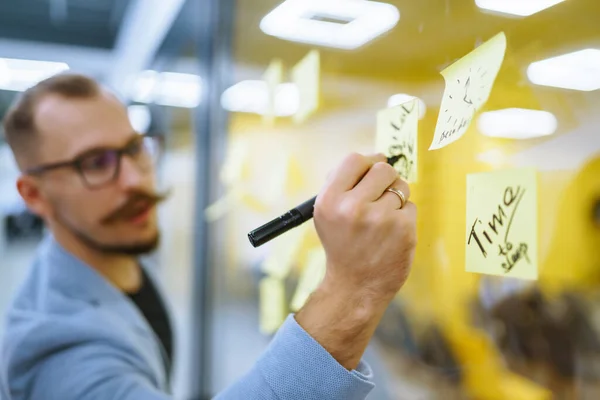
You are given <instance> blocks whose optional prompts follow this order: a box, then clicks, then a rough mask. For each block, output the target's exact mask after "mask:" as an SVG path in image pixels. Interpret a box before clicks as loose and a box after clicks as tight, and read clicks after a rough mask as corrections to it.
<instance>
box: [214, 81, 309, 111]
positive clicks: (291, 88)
mask: <svg viewBox="0 0 600 400" xmlns="http://www.w3.org/2000/svg"><path fill="white" fill-rule="evenodd" d="M268 104H269V91H268V87H267V83H266V82H265V81H260V80H246V81H241V82H238V83H236V84H235V85H233V86H232V87H230V88H229V89H227V90H225V91H224V92H223V94H222V95H221V105H222V106H223V108H224V109H226V110H228V111H231V112H244V113H253V114H259V115H265V114H266V112H267V109H268ZM299 105H300V96H299V92H298V87H297V86H296V85H295V84H293V83H281V84H279V85H278V87H277V90H276V91H275V115H276V116H279V117H287V116H291V115H294V114H296V112H298V107H299Z"/></svg>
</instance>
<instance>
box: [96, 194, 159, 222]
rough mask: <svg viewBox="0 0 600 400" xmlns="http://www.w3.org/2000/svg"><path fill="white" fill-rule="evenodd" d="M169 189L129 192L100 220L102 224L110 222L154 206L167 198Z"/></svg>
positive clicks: (130, 216)
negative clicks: (125, 197)
mask: <svg viewBox="0 0 600 400" xmlns="http://www.w3.org/2000/svg"><path fill="white" fill-rule="evenodd" d="M170 194H171V192H170V190H167V191H165V192H162V193H160V192H156V193H150V192H145V191H136V192H133V193H131V194H130V196H129V198H128V199H127V200H126V201H125V202H124V203H123V205H122V206H120V207H119V208H117V209H116V210H115V211H113V212H111V213H110V214H109V215H107V216H106V217H104V218H102V220H101V221H100V222H101V223H102V224H105V225H106V224H111V223H113V222H116V221H120V220H126V219H129V218H132V217H134V216H136V215H137V214H139V213H140V212H141V211H142V210H143V209H145V208H148V207H152V206H155V205H157V204H160V203H162V202H163V201H165V200H166V199H168V198H169V195H170Z"/></svg>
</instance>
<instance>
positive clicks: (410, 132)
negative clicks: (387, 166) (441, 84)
mask: <svg viewBox="0 0 600 400" xmlns="http://www.w3.org/2000/svg"><path fill="white" fill-rule="evenodd" d="M418 127H419V102H418V100H417V99H413V100H411V101H409V102H407V103H404V104H401V105H399V106H395V107H391V108H387V109H385V110H381V111H379V113H378V114H377V139H376V144H375V148H376V151H378V152H381V153H383V154H385V155H386V156H387V157H388V158H393V159H394V160H396V162H395V163H394V168H395V169H396V171H398V173H399V174H400V176H401V177H402V179H404V180H406V181H408V182H416V180H417V134H418Z"/></svg>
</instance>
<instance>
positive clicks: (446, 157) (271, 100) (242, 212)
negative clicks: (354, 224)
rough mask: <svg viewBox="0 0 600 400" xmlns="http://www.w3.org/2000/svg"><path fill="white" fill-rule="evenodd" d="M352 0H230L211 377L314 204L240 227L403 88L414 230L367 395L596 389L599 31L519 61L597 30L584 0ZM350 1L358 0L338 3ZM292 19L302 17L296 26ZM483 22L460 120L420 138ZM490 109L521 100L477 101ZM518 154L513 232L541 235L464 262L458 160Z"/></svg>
mask: <svg viewBox="0 0 600 400" xmlns="http://www.w3.org/2000/svg"><path fill="white" fill-rule="evenodd" d="M350 3H352V7H350V6H348V7H346V8H345V6H344V5H343V4H342V3H341V2H334V3H331V4H332V5H330V6H327V7H325V6H323V5H319V4H318V2H308V1H305V2H298V1H296V2H294V1H291V0H288V1H286V2H285V3H283V4H282V3H280V2H279V1H277V0H238V1H237V8H236V16H235V23H234V42H233V56H234V77H233V82H232V83H233V84H234V86H232V87H231V88H230V89H228V90H227V91H226V92H225V93H224V94H223V97H222V99H221V104H222V107H223V108H224V109H226V110H227V111H230V112H231V115H230V121H229V126H228V132H227V140H228V150H227V155H226V157H225V158H224V159H223V160H222V161H223V162H222V165H221V175H220V179H221V187H222V191H221V192H222V196H221V192H220V193H219V198H218V199H217V200H218V201H216V203H214V204H213V206H211V207H209V208H208V209H207V210H206V211H205V217H206V219H207V221H209V222H210V224H211V225H210V232H211V236H212V237H213V238H215V239H214V240H215V242H217V243H218V245H215V246H213V247H212V249H211V250H212V251H213V253H214V254H213V259H215V260H218V263H216V262H215V263H213V264H212V265H211V268H213V271H214V272H215V277H214V279H215V282H214V289H215V290H214V299H213V301H214V308H213V309H214V317H213V321H214V324H213V336H212V341H213V346H214V348H213V357H212V360H213V361H212V362H213V369H212V374H213V378H212V382H211V390H212V391H213V392H217V391H218V390H221V389H222V388H224V387H225V386H226V385H227V384H229V383H231V382H232V381H234V380H235V379H236V378H237V377H239V376H240V375H241V374H242V373H243V372H245V371H246V370H248V369H249V368H250V366H251V365H252V363H253V362H254V360H255V359H256V357H257V356H258V355H259V354H260V352H261V351H262V350H263V349H264V348H265V346H266V345H267V343H268V340H269V338H270V335H271V334H272V333H273V331H274V328H276V326H277V324H278V321H280V319H281V318H280V316H281V315H282V312H283V311H285V312H286V313H287V312H288V311H293V310H294V307H293V305H292V302H293V300H294V299H293V297H294V296H295V295H296V289H297V285H298V282H299V280H301V279H302V275H303V273H305V272H304V271H306V269H307V268H311V262H310V260H315V259H317V260H318V252H319V248H320V244H319V242H318V238H317V235H316V233H315V231H314V227H313V226H312V223H309V224H306V227H303V228H302V229H299V230H297V231H295V233H292V232H290V233H289V234H287V235H285V237H281V238H279V239H277V240H275V241H273V242H271V243H269V244H267V245H265V246H262V247H259V248H253V247H252V246H251V245H250V244H249V243H248V239H247V237H246V232H249V231H251V230H252V229H254V228H256V227H257V226H260V225H261V224H263V223H264V222H266V221H268V220H270V219H271V218H273V217H275V216H277V215H280V214H282V213H283V212H285V211H287V210H288V209H290V208H292V207H294V206H295V205H297V204H299V203H301V202H303V201H304V200H306V199H308V198H310V197H312V196H313V195H314V194H316V193H317V192H318V191H319V189H320V187H321V185H322V184H323V182H324V180H325V177H326V174H327V172H328V171H329V170H330V169H332V168H333V167H334V166H335V165H336V164H337V163H338V162H339V161H340V160H341V159H342V158H343V157H344V156H346V155H347V154H348V153H350V152H362V153H373V152H374V151H375V143H376V123H377V118H376V115H377V112H378V111H379V110H382V109H385V108H386V107H388V106H391V105H394V104H399V103H402V101H403V100H406V99H409V98H410V97H408V96H414V97H417V98H419V99H420V100H421V101H422V103H420V104H422V107H421V110H420V111H421V113H422V115H421V116H420V117H421V119H420V120H419V129H418V132H419V133H418V146H417V156H418V158H417V159H418V164H417V165H418V166H417V171H418V179H417V180H416V182H414V183H413V184H412V185H411V189H412V193H413V194H412V201H413V202H415V203H416V204H417V206H418V208H419V223H418V231H419V232H418V234H419V245H418V248H417V256H416V259H415V263H414V267H413V271H412V274H411V277H410V279H409V282H408V283H407V284H406V285H405V287H404V288H402V290H401V291H400V293H399V295H398V296H397V299H396V301H395V302H394V303H393V304H392V305H391V306H390V308H389V310H388V313H387V314H386V316H385V317H384V320H383V322H382V324H381V326H380V329H379V330H378V333H377V336H376V338H375V339H374V341H373V343H372V346H371V348H370V349H369V352H368V358H369V360H370V361H371V363H373V365H374V369H375V372H376V374H377V379H378V380H379V382H378V383H379V385H378V389H377V390H376V392H374V393H373V395H372V397H371V398H372V399H409V398H410V399H417V398H428V399H429V398H440V399H442V398H443V399H451V398H474V399H475V398H476V399H546V398H565V399H575V398H577V399H587V398H590V399H591V398H597V396H598V395H599V393H600V392H598V391H597V389H598V379H599V378H600V376H599V375H598V367H599V366H600V364H599V361H600V357H599V355H600V340H599V339H600V336H599V335H598V329H599V328H600V326H599V324H600V321H599V320H598V318H597V315H598V311H599V310H600V303H599V302H598V299H597V293H598V291H597V289H598V285H599V284H600V253H599V252H598V246H599V245H600V217H599V211H598V210H599V209H600V206H599V204H600V157H599V154H600V135H598V129H597V127H598V122H599V121H598V113H597V112H596V110H597V108H598V106H599V104H600V91H598V90H597V89H599V88H600V83H599V81H598V76H600V61H599V59H600V55H599V54H600V50H588V51H587V52H584V53H578V54H577V55H576V57H578V58H575V61H569V60H567V62H566V63H563V64H558V66H557V64H554V65H551V67H550V72H549V73H546V74H544V73H543V72H544V71H547V70H543V71H542V72H539V71H538V72H537V73H536V68H535V67H530V65H531V64H532V63H534V62H537V61H541V60H546V59H550V58H552V57H557V56H560V55H565V54H569V53H573V52H576V51H579V50H584V49H600V31H599V30H598V18H599V17H600V3H598V2H597V1H595V0H573V1H565V2H559V1H547V2H546V1H539V2H536V3H535V4H536V5H537V4H540V5H541V6H540V7H539V8H540V9H539V10H538V9H535V7H534V5H533V4H530V3H527V5H525V3H523V4H521V3H520V2H507V1H493V0H489V1H483V0H477V1H474V0H445V1H404V0H389V1H386V2H385V5H388V7H378V6H381V4H380V3H377V4H376V3H374V2H367V1H358V0H357V1H352V2H350V1H349V2H348V4H350ZM552 3H553V4H554V6H551V5H552ZM556 3H559V4H556ZM294 5H295V7H294ZM280 6H281V7H282V8H279V9H278V10H277V11H276V13H275V14H271V15H270V17H268V18H265V16H267V15H268V14H269V13H271V12H272V11H273V10H275V9H276V8H277V7H280ZM390 6H391V7H390ZM530 6H531V8H530ZM311 7H312V8H311ZM354 7H356V9H358V10H362V11H360V12H356V13H354V15H352V13H353V12H354V11H351V10H354ZM544 7H545V8H544ZM542 8H544V9H542ZM395 10H397V11H398V12H399V20H398V21H397V22H396V21H395V18H394V16H395V15H396V14H395V13H396V11H395ZM355 11H356V10H355ZM294 13H295V14H294ZM380 13H381V14H380ZM263 18H265V19H263ZM298 21H300V22H302V23H303V24H304V25H302V24H300V25H298V26H309V27H310V29H307V30H306V32H304V34H305V36H302V35H303V33H302V32H303V30H302V29H301V28H298V26H296V25H295V24H296V23H297V22H298ZM499 32H504V33H505V35H506V40H507V48H506V53H505V56H504V62H503V64H502V67H501V69H500V71H499V74H498V77H497V79H496V82H495V85H494V86H493V90H492V91H491V95H490V97H489V100H488V101H487V102H486V103H485V105H484V106H483V107H482V108H481V109H480V110H478V112H477V114H475V117H474V118H473V123H472V124H471V125H470V127H469V129H468V130H467V131H466V133H465V134H464V136H463V137H462V138H461V139H460V140H458V141H456V142H454V143H452V144H450V145H448V146H446V147H444V148H442V149H439V150H434V151H429V150H428V149H429V145H430V143H431V142H432V139H433V135H434V131H435V129H436V124H437V123H438V116H439V114H440V113H441V112H444V111H445V110H442V109H441V108H440V104H441V101H442V97H443V94H444V89H445V80H444V77H443V76H442V75H441V74H440V72H441V71H442V70H444V68H446V67H447V66H449V65H450V64H452V62H454V61H455V60H457V59H459V58H460V57H462V56H464V55H466V54H467V53H469V52H470V51H472V50H473V49H474V48H475V47H476V46H479V45H481V44H482V43H484V42H485V41H487V40H488V39H490V38H492V37H493V36H494V35H496V34H497V33H499ZM306 35H307V36H306ZM361 35H362V36H361ZM363 42H364V43H363ZM312 50H316V51H318V56H319V60H318V61H319V68H318V82H319V85H318V92H317V93H318V107H317V108H316V110H315V111H314V112H312V113H310V114H308V115H305V116H302V115H301V114H302V113H303V110H304V109H305V108H306V107H310V104H308V105H307V101H308V100H306V99H310V98H311V85H312V84H311V83H310V82H311V79H314V78H315V76H316V75H315V74H316V71H315V70H313V71H312V72H309V76H308V77H307V76H304V77H301V76H299V75H298V71H297V70H294V67H295V66H296V65H297V64H298V63H299V62H300V60H302V59H303V58H304V57H306V56H307V55H308V54H309V53H310V52H311V51H312ZM312 54H313V55H315V54H316V53H312ZM315 57H316V55H315ZM538 66H539V64H538ZM538 70H539V68H538ZM294 71H296V72H294ZM540 74H541V75H540ZM311 77H312V78H311ZM295 80H296V82H297V83H299V86H298V85H296V86H294V85H293V82H294V81H295ZM278 84H279V85H280V86H278ZM269 93H272V95H271V96H270V95H269ZM395 95H398V96H396V97H394V96H395ZM305 96H308V97H305ZM299 99H300V100H299ZM505 109H519V110H517V111H516V113H515V112H514V111H509V112H508V114H506V113H504V114H502V113H501V114H500V118H499V119H497V118H496V117H497V115H498V114H490V113H489V112H491V111H498V110H505ZM531 110H536V111H545V112H547V113H544V114H543V115H544V118H546V119H542V120H537V119H536V117H534V116H533V115H540V114H528V113H527V112H528V111H531ZM530 115H532V116H530ZM515 116H516V117H517V118H516V119H514V117H515ZM490 118H491V120H492V121H493V122H492V124H491V125H490V124H489V123H486V122H485V121H486V120H489V119H490ZM494 118H496V119H494ZM548 121H549V126H547V122H548ZM554 122H556V123H555V124H554ZM515 168H533V169H535V171H537V184H536V185H534V186H531V187H529V189H532V190H533V191H536V190H537V203H536V204H537V216H538V218H537V224H536V226H535V229H534V235H533V236H534V238H533V239H532V240H533V242H530V243H529V246H530V248H532V249H534V250H532V251H535V247H536V246H535V245H534V244H537V251H536V252H535V253H536V256H537V271H538V278H537V279H533V280H531V279H527V280H526V279H519V278H518V277H511V276H512V275H511V274H504V273H497V274H496V275H490V274H480V273H473V272H467V271H466V269H467V252H468V251H470V250H469V247H468V245H467V242H468V239H469V237H470V236H469V234H468V233H469V231H468V229H469V227H470V226H471V224H472V223H473V221H471V213H470V212H471V211H472V210H469V208H473V205H472V203H470V204H471V205H468V204H467V197H468V193H467V184H468V181H467V175H470V174H474V173H483V172H496V171H501V170H512V169H515ZM516 174H517V176H518V175H519V173H518V172H517V173H516ZM495 176H496V175H487V177H490V178H489V179H492V180H493V179H494V177H495ZM484 180H485V178H484ZM219 199H220V200H219ZM505 204H506V203H505ZM494 211H495V210H492V212H494ZM468 217H469V221H467V218H468ZM496 217H497V218H498V217H501V215H496ZM530 221H534V224H535V219H530ZM486 222H487V221H486ZM492 223H493V218H492ZM519 226H521V225H519ZM530 227H531V226H529V228H530ZM527 228H528V227H527V226H523V227H522V228H517V229H523V230H525V229H527ZM481 235H483V233H480V236H481ZM481 237H483V236H481ZM488 240H490V242H491V239H489V238H488ZM471 247H472V246H471ZM501 249H502V247H501ZM494 251H495V250H494ZM530 255H531V254H530ZM532 258H533V256H532ZM529 261H530V260H529V259H528V262H529ZM288 268H289V270H288ZM266 276H269V277H270V278H272V279H277V280H278V281H279V282H280V283H281V285H282V287H283V288H284V289H285V295H284V298H283V299H281V296H280V293H277V292H272V291H271V292H269V291H267V290H266V289H265V290H263V291H262V292H261V291H260V290H259V289H260V287H261V282H264V278H265V277H266ZM313 278H314V276H313ZM315 279H317V278H315ZM263 288H264V287H263ZM261 295H262V296H263V298H262V299H261ZM278 296H279V297H278ZM301 300H302V299H300V300H297V301H299V302H300V303H301ZM261 305H262V306H261ZM283 306H285V308H282V307H283ZM282 310H283V311H282ZM261 313H262V315H261ZM551 393H552V394H551ZM552 396H554V397H552Z"/></svg>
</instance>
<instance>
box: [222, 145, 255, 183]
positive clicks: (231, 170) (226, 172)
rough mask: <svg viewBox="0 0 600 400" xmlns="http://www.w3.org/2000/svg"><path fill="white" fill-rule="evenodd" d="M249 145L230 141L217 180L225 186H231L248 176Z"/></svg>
mask: <svg viewBox="0 0 600 400" xmlns="http://www.w3.org/2000/svg"><path fill="white" fill-rule="evenodd" d="M249 154H250V150H249V144H248V142H247V141H245V140H240V139H235V140H231V141H230V143H229V147H228V149H227V155H226V157H225V161H224V162H223V166H222V167H221V171H220V173H219V179H220V180H221V183H223V185H225V186H233V185H235V184H237V183H239V182H240V181H241V180H243V179H244V178H245V177H247V175H248V164H249V162H248V159H249V157H248V156H249Z"/></svg>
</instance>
